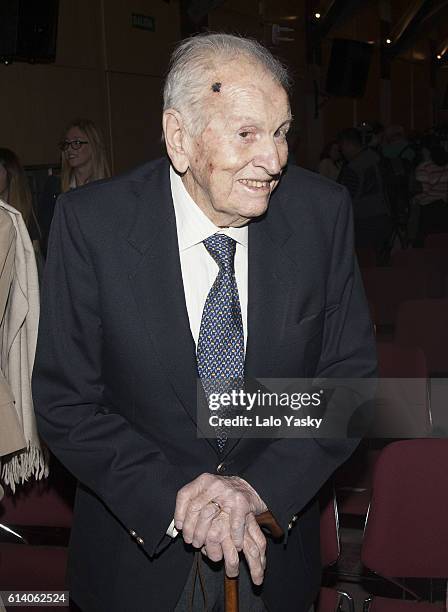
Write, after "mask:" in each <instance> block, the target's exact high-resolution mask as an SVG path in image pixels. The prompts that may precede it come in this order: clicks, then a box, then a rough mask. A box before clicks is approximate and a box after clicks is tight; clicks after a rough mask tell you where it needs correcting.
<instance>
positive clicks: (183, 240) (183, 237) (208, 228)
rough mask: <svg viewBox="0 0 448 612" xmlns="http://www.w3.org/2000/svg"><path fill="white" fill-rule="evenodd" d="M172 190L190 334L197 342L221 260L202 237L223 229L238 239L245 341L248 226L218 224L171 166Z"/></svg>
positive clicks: (237, 268)
mask: <svg viewBox="0 0 448 612" xmlns="http://www.w3.org/2000/svg"><path fill="white" fill-rule="evenodd" d="M170 181H171V194H172V196H173V204H174V213H175V215H176V226H177V240H178V244H179V255H180V265H181V268H182V280H183V283H184V293H185V301H186V303H187V311H188V319H189V322H190V329H191V334H192V336H193V339H194V342H195V344H196V346H197V344H198V338H199V329H200V327H201V318H202V311H203V310H204V305H205V300H206V299H207V295H208V293H209V291H210V289H211V287H212V285H213V283H214V281H215V279H216V276H217V274H218V270H219V268H218V264H217V263H216V262H215V260H214V259H213V257H212V256H211V255H210V253H209V252H208V251H207V249H206V248H205V246H204V244H203V240H205V239H206V238H208V237H209V236H213V234H216V233H217V232H218V233H221V234H226V235H227V236H230V237H231V238H233V239H234V240H235V241H236V251H235V278H236V284H237V287H238V294H239V298H240V305H241V316H242V319H243V330H244V342H245V343H246V342H247V268H248V259H247V244H248V228H247V225H246V226H244V227H226V228H219V227H217V226H216V225H214V223H212V222H211V221H210V219H209V218H208V217H207V216H206V215H205V214H204V213H203V212H202V210H201V209H200V208H199V206H198V205H197V204H196V203H195V202H194V201H193V199H192V198H191V196H190V194H189V193H188V191H187V190H186V189H185V187H184V184H183V182H182V179H181V178H180V176H179V175H178V174H176V172H174V170H173V169H172V168H170Z"/></svg>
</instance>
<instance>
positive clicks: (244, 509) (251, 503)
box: [174, 474, 267, 551]
mask: <svg viewBox="0 0 448 612" xmlns="http://www.w3.org/2000/svg"><path fill="white" fill-rule="evenodd" d="M210 502H214V503H210ZM219 510H222V511H223V512H224V513H226V514H227V515H228V516H229V521H230V536H231V538H232V542H233V545H234V547H235V548H236V550H237V551H241V550H243V543H244V536H245V533H246V523H247V521H248V517H249V515H250V514H252V518H254V516H257V515H258V514H261V513H262V512H265V511H266V510H267V506H266V504H265V503H264V502H263V500H262V499H261V497H260V496H259V495H258V494H257V492H256V491H255V490H254V489H253V488H252V487H251V486H250V484H249V483H247V482H246V481H245V480H243V479H242V478H239V477H238V476H217V475H214V474H201V475H200V476H198V478H196V479H195V480H193V481H192V482H190V483H188V484H187V485H185V486H184V487H182V489H180V490H179V492H178V493H177V499H176V510H175V512H174V524H175V526H176V529H178V530H179V531H180V530H182V535H183V538H184V540H185V542H187V544H193V546H195V547H196V548H201V547H202V546H203V545H204V544H205V539H206V536H207V533H208V531H209V529H210V527H211V524H212V521H213V519H214V518H215V517H216V514H217V512H218V511H219ZM250 522H252V521H251V519H250ZM257 527H258V525H257ZM252 529H253V527H252ZM260 533H261V531H260ZM263 537H264V536H263Z"/></svg>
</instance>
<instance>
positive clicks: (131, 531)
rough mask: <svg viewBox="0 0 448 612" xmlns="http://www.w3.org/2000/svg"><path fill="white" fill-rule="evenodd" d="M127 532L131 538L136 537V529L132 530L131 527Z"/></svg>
mask: <svg viewBox="0 0 448 612" xmlns="http://www.w3.org/2000/svg"><path fill="white" fill-rule="evenodd" d="M129 534H130V536H131V537H132V538H136V537H137V532H136V531H134V530H133V529H130V530H129Z"/></svg>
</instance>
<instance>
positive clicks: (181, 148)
mask: <svg viewBox="0 0 448 612" xmlns="http://www.w3.org/2000/svg"><path fill="white" fill-rule="evenodd" d="M162 121H163V135H164V136H165V144H166V150H167V152H168V155H169V158H170V159H171V163H172V164H173V166H174V168H175V169H176V170H177V172H179V174H184V173H185V172H186V171H187V170H188V167H189V161H188V153H187V150H186V147H187V138H188V135H187V131H186V127H185V123H184V121H183V119H182V117H181V115H180V113H178V112H177V111H176V110H174V109H173V108H169V109H167V110H166V111H164V113H163V120H162Z"/></svg>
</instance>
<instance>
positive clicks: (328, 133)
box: [320, 97, 354, 143]
mask: <svg viewBox="0 0 448 612" xmlns="http://www.w3.org/2000/svg"><path fill="white" fill-rule="evenodd" d="M320 112H321V113H322V118H323V122H324V130H323V133H324V143H326V142H328V141H330V140H333V139H334V138H335V137H336V136H337V134H338V132H340V131H341V130H343V129H345V128H349V127H353V120H354V113H353V100H352V99H351V98H342V97H341V98H336V97H332V98H330V100H328V102H326V104H325V105H324V106H323V108H322V109H321V111H320Z"/></svg>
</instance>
